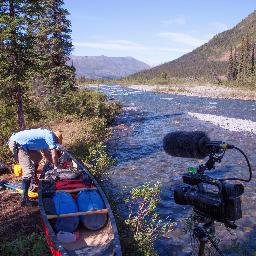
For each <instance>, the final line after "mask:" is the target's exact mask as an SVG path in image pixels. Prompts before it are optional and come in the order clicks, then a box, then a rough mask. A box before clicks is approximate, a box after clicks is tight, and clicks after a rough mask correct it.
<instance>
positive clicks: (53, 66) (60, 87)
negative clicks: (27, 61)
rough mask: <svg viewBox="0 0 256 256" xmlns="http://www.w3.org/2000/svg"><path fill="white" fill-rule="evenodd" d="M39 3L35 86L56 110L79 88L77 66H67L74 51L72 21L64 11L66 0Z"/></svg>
mask: <svg viewBox="0 0 256 256" xmlns="http://www.w3.org/2000/svg"><path fill="white" fill-rule="evenodd" d="M36 4H37V5H38V7H37V10H38V17H37V20H36V22H34V29H33V31H34V42H35V44H34V48H33V52H34V53H35V56H34V59H35V60H34V61H35V64H36V67H37V68H36V70H35V73H34V75H33V85H34V87H35V88H36V89H37V93H39V94H41V95H44V96H45V100H46V101H47V102H48V103H50V104H51V105H52V106H53V107H56V106H57V105H58V99H59V98H60V97H61V96H62V95H64V94H65V93H66V92H68V91H70V90H73V89H74V85H75V75H74V74H75V73H74V72H75V70H74V67H73V66H71V67H70V66H68V65H67V61H68V60H69V55H70V53H71V50H72V43H71V36H70V33H71V29H70V21H69V20H68V19H67V17H66V16H67V15H68V14H69V13H68V11H67V10H66V9H64V8H63V4H64V3H63V0H42V1H38V2H37V3H36Z"/></svg>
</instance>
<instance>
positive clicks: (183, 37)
mask: <svg viewBox="0 0 256 256" xmlns="http://www.w3.org/2000/svg"><path fill="white" fill-rule="evenodd" d="M158 36H160V37H163V38H167V39H168V40H170V41H171V42H175V43H182V44H185V45H189V46H192V47H196V46H200V45H202V44H204V43H206V41H207V40H202V39H199V38H195V37H193V36H191V35H188V34H184V33H173V32H163V33H159V34H158Z"/></svg>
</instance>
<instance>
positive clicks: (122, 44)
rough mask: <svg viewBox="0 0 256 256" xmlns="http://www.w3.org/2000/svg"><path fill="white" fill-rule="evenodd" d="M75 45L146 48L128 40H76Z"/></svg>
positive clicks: (124, 48)
mask: <svg viewBox="0 0 256 256" xmlns="http://www.w3.org/2000/svg"><path fill="white" fill-rule="evenodd" d="M73 45H74V46H77V47H88V48H95V49H103V50H145V49H146V48H145V47H144V46H143V45H140V44H137V43H134V42H131V41H127V40H108V41H103V42H74V43H73Z"/></svg>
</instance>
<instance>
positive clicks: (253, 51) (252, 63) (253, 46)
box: [251, 44, 255, 76]
mask: <svg viewBox="0 0 256 256" xmlns="http://www.w3.org/2000/svg"><path fill="white" fill-rule="evenodd" d="M251 75H252V76H254V75H255V44H252V55H251Z"/></svg>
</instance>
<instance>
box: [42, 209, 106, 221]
mask: <svg viewBox="0 0 256 256" xmlns="http://www.w3.org/2000/svg"><path fill="white" fill-rule="evenodd" d="M103 213H108V209H101V210H92V211H87V212H73V213H64V214H59V215H57V214H53V215H47V218H48V220H51V219H56V218H65V217H72V216H80V215H91V214H103Z"/></svg>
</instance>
